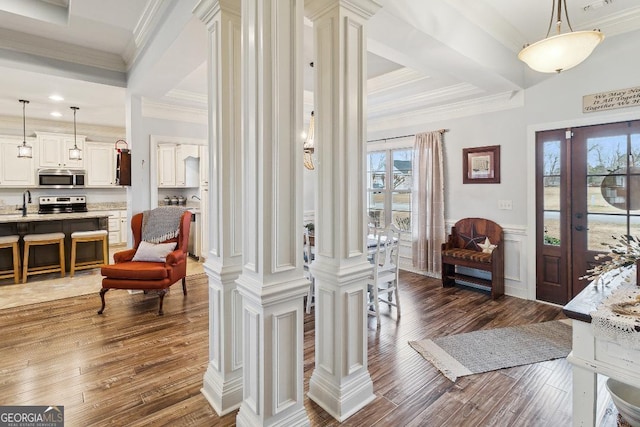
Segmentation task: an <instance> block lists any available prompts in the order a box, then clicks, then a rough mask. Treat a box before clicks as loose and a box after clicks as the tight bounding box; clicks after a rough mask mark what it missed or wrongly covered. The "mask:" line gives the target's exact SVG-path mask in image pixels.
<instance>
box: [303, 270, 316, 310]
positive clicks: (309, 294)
mask: <svg viewBox="0 0 640 427" xmlns="http://www.w3.org/2000/svg"><path fill="white" fill-rule="evenodd" d="M315 292H316V290H315V282H314V279H313V278H312V279H311V284H310V285H309V292H307V307H306V310H305V311H306V312H307V314H311V306H312V305H315V297H314V294H315Z"/></svg>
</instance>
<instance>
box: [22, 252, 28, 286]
mask: <svg viewBox="0 0 640 427" xmlns="http://www.w3.org/2000/svg"><path fill="white" fill-rule="evenodd" d="M28 269H29V242H24V256H23V257H22V283H27V270H28Z"/></svg>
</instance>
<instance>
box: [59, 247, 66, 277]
mask: <svg viewBox="0 0 640 427" xmlns="http://www.w3.org/2000/svg"><path fill="white" fill-rule="evenodd" d="M59 253H60V277H64V272H65V265H64V239H60V246H59Z"/></svg>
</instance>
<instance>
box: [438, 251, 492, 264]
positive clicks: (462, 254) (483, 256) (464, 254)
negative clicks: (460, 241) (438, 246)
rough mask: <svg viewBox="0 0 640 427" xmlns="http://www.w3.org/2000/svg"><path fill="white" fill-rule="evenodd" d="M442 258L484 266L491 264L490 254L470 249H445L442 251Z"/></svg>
mask: <svg viewBox="0 0 640 427" xmlns="http://www.w3.org/2000/svg"><path fill="white" fill-rule="evenodd" d="M442 256H443V257H445V256H446V257H452V258H457V259H463V260H467V261H473V262H481V263H485V264H490V263H491V254H490V253H485V252H478V251H474V250H471V249H458V248H454V249H445V250H444V251H442Z"/></svg>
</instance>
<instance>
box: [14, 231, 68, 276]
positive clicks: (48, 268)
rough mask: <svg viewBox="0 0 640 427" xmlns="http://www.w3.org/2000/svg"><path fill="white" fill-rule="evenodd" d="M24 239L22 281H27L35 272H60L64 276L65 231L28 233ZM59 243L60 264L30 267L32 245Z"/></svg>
mask: <svg viewBox="0 0 640 427" xmlns="http://www.w3.org/2000/svg"><path fill="white" fill-rule="evenodd" d="M23 240H24V256H23V257H22V283H27V277H28V276H30V275H31V276H32V275H34V274H44V273H54V272H56V271H59V272H60V277H64V233H43V234H27V235H26V236H24V237H23ZM41 245H58V250H59V254H60V262H59V263H58V264H51V265H45V266H42V267H33V268H29V248H30V247H31V246H41Z"/></svg>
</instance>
